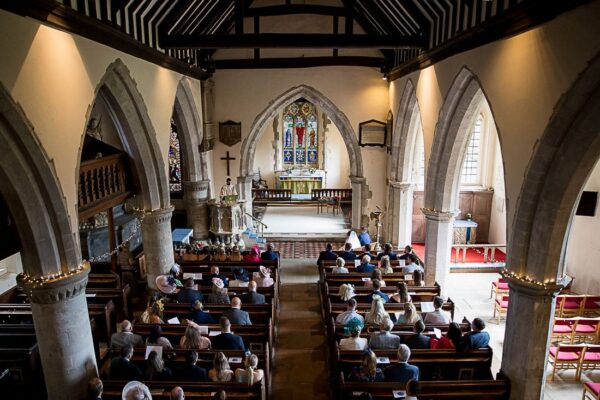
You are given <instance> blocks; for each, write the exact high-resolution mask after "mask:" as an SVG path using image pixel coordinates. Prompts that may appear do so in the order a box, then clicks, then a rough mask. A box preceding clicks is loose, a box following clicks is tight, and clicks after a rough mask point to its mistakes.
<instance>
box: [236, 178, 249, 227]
mask: <svg viewBox="0 0 600 400" xmlns="http://www.w3.org/2000/svg"><path fill="white" fill-rule="evenodd" d="M238 194H239V198H240V199H242V200H246V203H245V204H244V208H245V209H244V210H243V211H244V212H246V213H248V214H250V215H252V177H251V176H238ZM244 223H245V225H246V227H251V226H252V220H251V219H250V217H248V216H247V215H244Z"/></svg>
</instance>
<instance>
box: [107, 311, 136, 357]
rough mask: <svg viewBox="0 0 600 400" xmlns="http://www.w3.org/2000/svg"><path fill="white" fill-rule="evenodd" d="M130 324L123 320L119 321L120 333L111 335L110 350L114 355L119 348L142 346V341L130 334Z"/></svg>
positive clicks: (131, 328)
mask: <svg viewBox="0 0 600 400" xmlns="http://www.w3.org/2000/svg"><path fill="white" fill-rule="evenodd" d="M132 330H133V326H132V325H131V322H129V321H128V320H126V319H124V320H123V321H121V332H117V333H113V334H112V336H111V337H110V348H111V350H112V351H113V352H114V353H119V352H120V351H121V348H122V347H123V346H125V345H127V344H130V345H131V346H133V347H142V346H144V339H142V337H141V336H140V335H136V334H135V333H133V332H132Z"/></svg>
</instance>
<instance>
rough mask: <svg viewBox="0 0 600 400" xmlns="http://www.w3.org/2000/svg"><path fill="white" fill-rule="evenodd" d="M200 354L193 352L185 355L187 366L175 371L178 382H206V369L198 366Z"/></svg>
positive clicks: (184, 365)
mask: <svg viewBox="0 0 600 400" xmlns="http://www.w3.org/2000/svg"><path fill="white" fill-rule="evenodd" d="M196 362H198V353H196V352H195V351H194V350H191V351H189V352H187V353H186V354H185V364H183V365H181V366H180V367H179V368H177V369H175V379H176V380H178V381H193V382H206V381H208V374H207V372H206V369H204V368H202V367H199V366H197V365H196Z"/></svg>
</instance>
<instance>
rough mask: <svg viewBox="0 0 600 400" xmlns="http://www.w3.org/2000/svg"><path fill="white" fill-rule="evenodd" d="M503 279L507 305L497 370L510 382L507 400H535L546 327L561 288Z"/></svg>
mask: <svg viewBox="0 0 600 400" xmlns="http://www.w3.org/2000/svg"><path fill="white" fill-rule="evenodd" d="M504 277H505V279H506V280H507V282H508V286H509V288H510V304H509V307H508V315H507V317H506V331H505V333H504V343H505V346H504V348H503V351H502V367H501V370H502V372H503V373H504V374H505V375H506V376H507V377H508V378H509V379H510V386H511V391H510V392H511V393H510V398H511V400H534V399H535V400H539V399H542V398H543V396H544V384H545V382H546V362H547V359H548V348H549V346H550V327H551V325H552V321H553V320H554V307H555V304H556V295H557V294H558V292H559V291H560V289H561V288H562V286H560V285H555V284H548V285H539V284H533V283H529V282H525V281H524V280H522V279H517V278H515V277H510V276H504Z"/></svg>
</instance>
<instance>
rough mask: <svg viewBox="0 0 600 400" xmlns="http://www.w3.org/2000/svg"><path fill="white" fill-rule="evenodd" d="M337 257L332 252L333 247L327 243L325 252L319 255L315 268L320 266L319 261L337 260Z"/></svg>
mask: <svg viewBox="0 0 600 400" xmlns="http://www.w3.org/2000/svg"><path fill="white" fill-rule="evenodd" d="M337 257H338V256H337V254H335V253H334V252H333V246H332V245H331V243H327V246H325V251H322V252H321V253H319V258H318V259H317V266H318V265H321V261H325V260H337Z"/></svg>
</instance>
